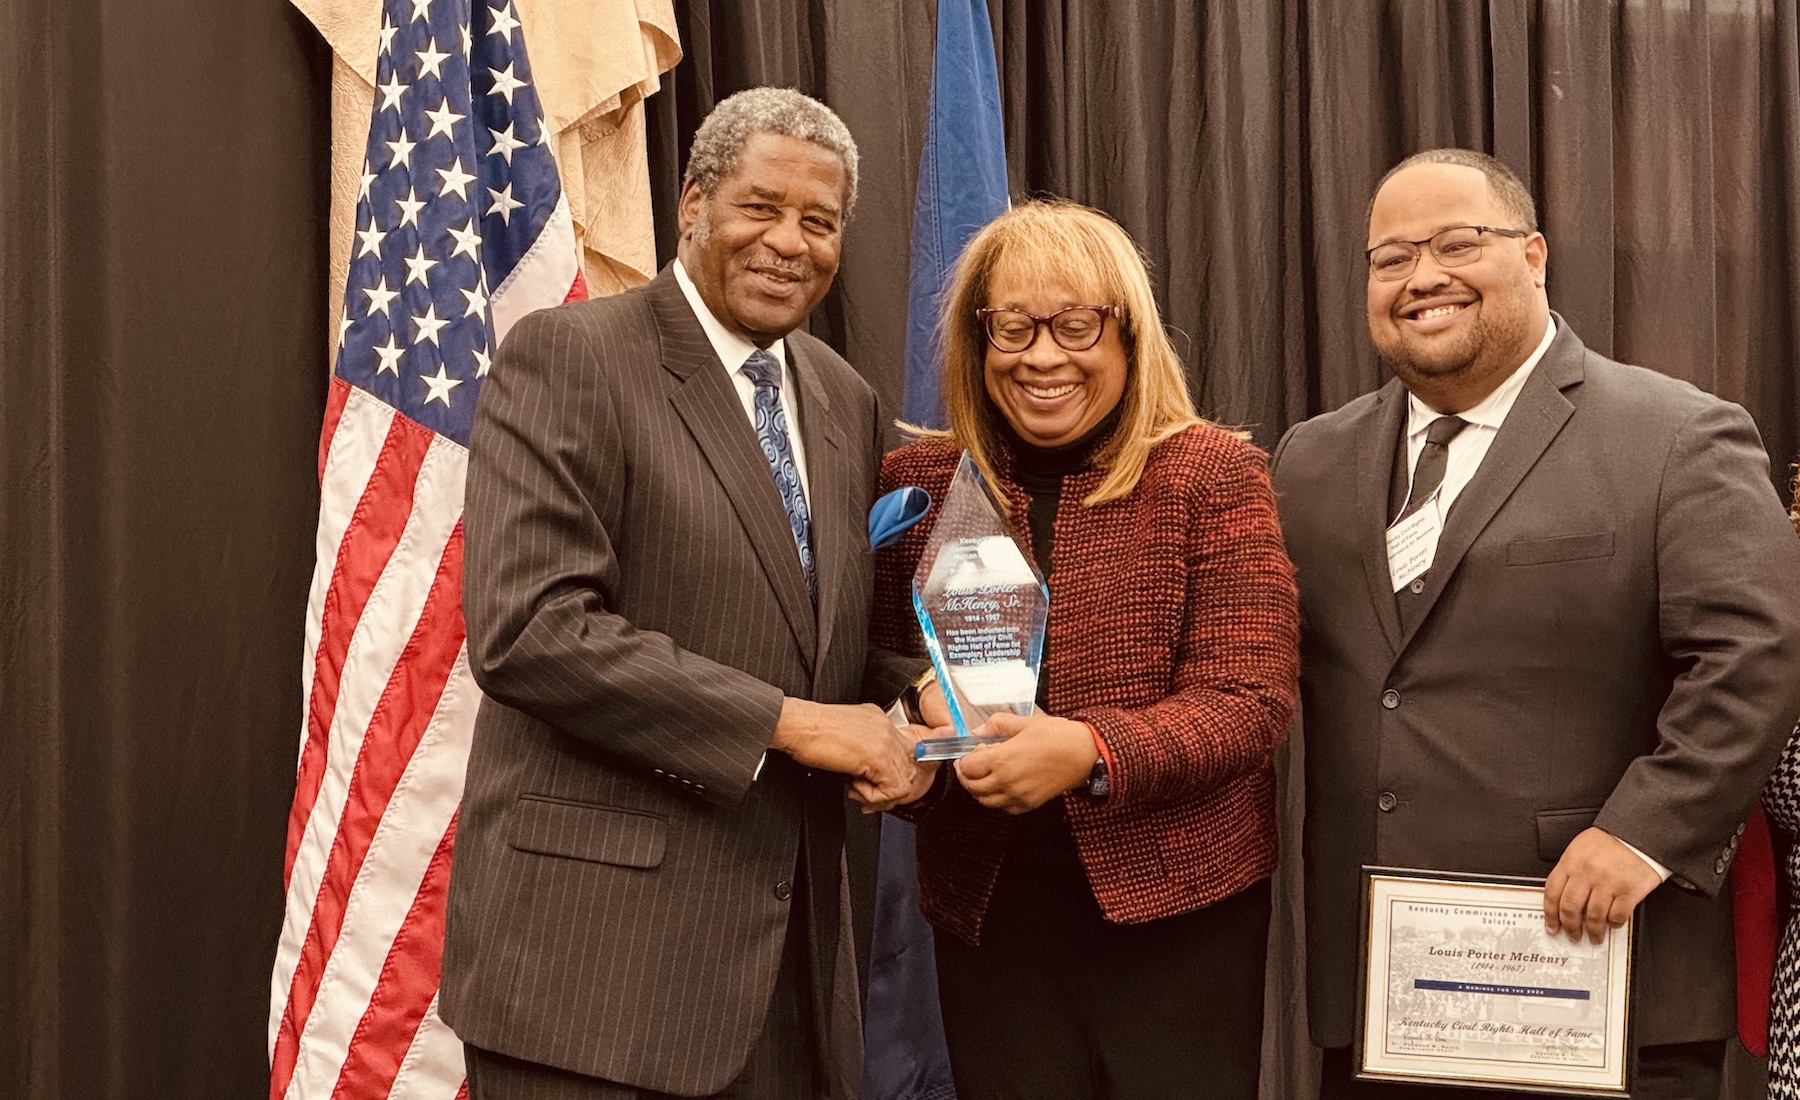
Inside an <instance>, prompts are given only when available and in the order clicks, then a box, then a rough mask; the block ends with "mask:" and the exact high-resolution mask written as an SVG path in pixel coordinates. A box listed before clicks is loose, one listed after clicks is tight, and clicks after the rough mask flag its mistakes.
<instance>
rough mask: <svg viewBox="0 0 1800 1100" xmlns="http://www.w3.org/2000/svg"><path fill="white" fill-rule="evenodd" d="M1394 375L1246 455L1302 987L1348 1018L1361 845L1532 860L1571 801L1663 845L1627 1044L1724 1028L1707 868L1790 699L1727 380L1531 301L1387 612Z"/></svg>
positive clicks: (1798, 703)
mask: <svg viewBox="0 0 1800 1100" xmlns="http://www.w3.org/2000/svg"><path fill="white" fill-rule="evenodd" d="M1406 406H1407V402H1406V391H1405V389H1404V388H1402V386H1401V385H1400V383H1399V381H1398V380H1395V381H1392V382H1390V383H1389V384H1388V385H1387V386H1385V387H1383V388H1382V389H1381V390H1380V391H1378V392H1376V393H1373V394H1369V395H1367V396H1364V397H1361V398H1358V399H1357V400H1355V401H1353V402H1351V403H1350V404H1348V405H1346V406H1345V407H1343V408H1342V409H1339V410H1338V411H1336V412H1334V413H1329V414H1326V415H1324V416H1320V417H1316V418H1314V419H1313V420H1310V421H1307V422H1306V423H1304V424H1300V425H1297V426H1295V427H1294V428H1293V429H1292V430H1290V431H1289V432H1288V434H1287V436H1286V437H1285V438H1283V440H1282V441H1281V444H1280V446H1279V447H1278V448H1277V449H1276V451H1275V454H1274V457H1273V459H1272V461H1271V467H1272V469H1273V471H1274V476H1275V485H1276V489H1277V492H1278V493H1279V495H1280V508H1281V516H1282V523H1283V526H1284V528H1285V531H1286V535H1287V542H1288V550H1289V553H1290V554H1291V555H1292V557H1293V559H1294V564H1295V566H1296V568H1297V571H1298V575H1299V582H1300V609H1301V695H1302V701H1303V714H1304V723H1305V746H1304V747H1305V755H1306V783H1307V789H1306V827H1305V836H1304V851H1303V858H1304V860H1305V870H1304V877H1305V884H1306V919H1307V961H1308V966H1307V970H1308V975H1307V976H1308V983H1307V990H1308V1001H1307V1005H1308V1011H1309V1014H1310V1019H1311V1028H1312V1033H1313V1037H1314V1039H1315V1040H1316V1041H1318V1042H1319V1043H1321V1044H1322V1045H1325V1046H1342V1045H1345V1044H1347V1043H1349V1042H1350V1041H1351V1038H1352V1028H1353V1024H1354V1020H1355V1013H1356V1005H1355V999H1356V969H1357V957H1358V927H1359V924H1358V921H1359V913H1360V905H1361V896H1360V894H1361V882H1360V868H1361V867H1362V865H1364V864H1377V865H1390V866H1404V867H1421V868H1433V869H1444V870H1462V871H1479V872H1489V873H1498V874H1518V875H1546V874H1548V873H1549V871H1550V869H1551V868H1552V867H1554V866H1555V864H1556V861H1557V859H1558V858H1559V857H1560V856H1561V855H1562V852H1563V849H1564V848H1565V847H1566V846H1567V845H1568V843H1569V841H1570V840H1572V839H1574V837H1575V835H1576V834H1577V833H1579V832H1580V831H1581V830H1582V829H1584V828H1586V827H1588V826H1589V825H1598V826H1599V827H1601V828H1603V829H1606V830H1607V831H1608V832H1611V833H1612V834H1613V835H1615V836H1617V837H1620V838H1621V839H1623V840H1625V841H1628V842H1629V843H1631V844H1633V845H1635V846H1636V847H1638V848H1639V849H1641V850H1642V851H1644V852H1646V853H1648V854H1649V855H1650V856H1652V857H1653V858H1655V859H1656V860H1658V861H1659V862H1661V863H1662V864H1664V865H1665V866H1667V867H1669V868H1671V869H1672V870H1673V872H1674V875H1675V879H1674V880H1673V881H1671V882H1670V883H1667V884H1665V885H1663V886H1662V887H1659V888H1658V889H1657V890H1655V891H1654V892H1653V893H1652V894H1651V895H1650V897H1649V898H1648V899H1647V900H1646V902H1645V904H1644V905H1643V906H1641V907H1640V909H1639V911H1638V920H1639V926H1638V931H1639V934H1640V940H1639V948H1640V952H1639V955H1638V964H1637V970H1636V974H1635V978H1636V986H1635V993H1634V998H1635V1001H1634V1003H1635V1016H1634V1019H1635V1021H1636V1027H1637V1031H1636V1035H1635V1041H1636V1042H1638V1043H1643V1044H1649V1043H1670V1042H1684V1041H1690V1040H1702V1039H1711V1038H1718V1037H1722V1036H1725V1035H1727V1034H1729V1033H1730V1031H1731V1027H1732V1019H1733V964H1732V936H1731V909H1730V904H1729V893H1728V892H1722V889H1723V887H1724V884H1725V871H1726V868H1727V867H1728V866H1729V864H1730V862H1731V858H1732V856H1733V854H1734V853H1735V852H1736V849H1737V834H1738V833H1739V832H1740V831H1741V828H1742V822H1743V821H1744V819H1745V818H1746V817H1747V816H1748V814H1749V811H1750V808H1751V805H1752V804H1753V803H1754V801H1755V799H1756V795H1757V792H1758V790H1759V789H1760V787H1761V785H1762V782H1763V779H1764V777H1765V776H1766V775H1767V774H1768V772H1769V769H1770V768H1771V767H1772V766H1773V765H1774V762H1775V759H1776V757H1777V755H1778V754H1779V752H1780V750H1781V746H1782V744H1783V742H1784V740H1785V739H1786V737H1787V733H1788V731H1789V730H1791V729H1792V728H1793V724H1794V717H1795V715H1796V714H1800V678H1796V677H1795V676H1794V674H1793V670H1794V668H1795V667H1796V665H1797V664H1800V546H1797V545H1796V543H1795V540H1794V534H1793V530H1792V529H1791V528H1790V527H1789V526H1788V525H1787V522H1786V520H1785V519H1784V517H1783V515H1782V511H1781V507H1780V504H1779V502H1778V501H1777V499H1776V497H1775V494H1774V491H1773V488H1772V487H1771V485H1770V482H1769V477H1768V460H1767V457H1766V455H1765V453H1764V451H1763V449H1762V445H1761V442H1760V440H1759V439H1758V437H1757V433H1756V429H1755V426H1754V425H1753V424H1752V423H1751V420H1750V418H1749V416H1748V415H1747V414H1745V412H1744V411H1743V410H1742V409H1741V408H1739V407H1738V406H1736V405H1732V404H1728V403H1726V402H1724V401H1720V400H1718V399H1717V398H1715V397H1712V396H1709V395H1708V394H1705V393H1702V392H1701V391H1699V390H1697V389H1695V388H1694V387H1692V386H1690V385H1688V384H1686V383H1684V382H1678V381H1674V380H1672V379H1669V378H1666V377H1664V376H1661V375H1658V374H1655V373H1653V372H1651V371H1647V370H1643V369H1641V368H1637V367H1629V366H1623V365H1621V364H1618V363H1615V362H1612V361H1611V360H1609V359H1606V358H1604V357H1602V356H1600V355H1597V354H1595V353H1593V352H1591V351H1589V350H1588V349H1587V348H1586V347H1584V346H1583V345H1582V343H1581V341H1580V340H1579V339H1577V338H1576V336H1575V334H1574V332H1573V331H1572V330H1571V329H1570V328H1569V326H1568V325H1567V324H1566V323H1564V322H1563V321H1562V320H1561V318H1557V335H1556V338H1555V340H1554V341H1553V342H1552V344H1551V346H1550V348H1549V350H1548V351H1547V352H1546V354H1545V356H1544V358H1543V360H1542V361H1541V362H1540V363H1539V364H1538V366H1537V368H1536V369H1535V370H1534V371H1533V372H1532V374H1531V376H1530V378H1529V379H1528V380H1527V382H1526V383H1525V387H1524V389H1523V391H1522V392H1521V393H1520V395H1519V398H1518V401H1517V403H1516V404H1515V405H1514V406H1513V409H1512V412H1511V413H1510V414H1509V415H1508V417H1507V420H1506V422H1505V424H1504V425H1503V426H1502V427H1501V429H1500V432H1499V434H1498V435H1497V436H1496V437H1495V439H1494V442H1493V445H1492V448H1491V449H1490V450H1489V451H1488V453H1487V456H1486V458H1485V459H1484V461H1483V462H1482V464H1481V467H1480V469H1479V470H1478V471H1477V472H1476V475H1475V477H1474V479H1473V480H1472V481H1471V482H1470V483H1469V485H1468V486H1467V487H1466V488H1465V489H1464V490H1463V492H1462V494H1461V495H1460V496H1459V497H1458V499H1457V500H1456V503H1455V505H1454V507H1453V508H1452V509H1451V512H1450V515H1449V517H1448V519H1447V520H1446V522H1445V527H1444V531H1443V536H1442V539H1441V540H1440V543H1439V547H1438V552H1437V558H1436V561H1435V563H1434V565H1433V566H1432V569H1431V571H1430V573H1429V574H1428V575H1427V577H1426V587H1425V590H1424V592H1423V593H1422V595H1421V596H1418V597H1412V598H1416V599H1421V600H1423V601H1424V605H1425V607H1426V608H1427V609H1426V610H1425V611H1424V612H1423V614H1422V616H1420V617H1419V619H1418V621H1417V625H1416V626H1415V627H1414V629H1413V630H1411V631H1410V632H1407V631H1403V630H1402V628H1401V625H1400V619H1399V615H1398V613H1397V610H1396V604H1395V597H1394V594H1393V591H1392V588H1391V586H1390V585H1389V583H1388V574H1387V556H1386V551H1385V548H1384V543H1383V539H1382V531H1383V527H1384V524H1385V522H1386V517H1387V507H1388V493H1389V479H1390V475H1391V473H1392V470H1393V464H1394V462H1395V454H1396V447H1397V443H1398V440H1399V437H1400V433H1401V431H1402V429H1403V425H1404V422H1405V417H1406Z"/></svg>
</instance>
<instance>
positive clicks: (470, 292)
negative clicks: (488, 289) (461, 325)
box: [456, 286, 488, 317]
mask: <svg viewBox="0 0 1800 1100" xmlns="http://www.w3.org/2000/svg"><path fill="white" fill-rule="evenodd" d="M456 289H457V291H458V292H460V293H461V294H462V296H463V297H464V298H467V299H468V300H469V307H468V309H466V310H464V311H463V316H464V317H479V316H481V311H482V310H484V309H486V308H487V304H488V300H487V295H486V294H483V293H482V292H481V288H480V287H474V288H470V287H466V286H459V287H457V288H456Z"/></svg>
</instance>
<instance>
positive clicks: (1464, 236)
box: [1431, 226, 1481, 267]
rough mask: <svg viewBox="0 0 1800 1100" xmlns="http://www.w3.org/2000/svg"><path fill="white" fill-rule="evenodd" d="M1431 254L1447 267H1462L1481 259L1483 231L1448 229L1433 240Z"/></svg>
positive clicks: (1464, 228) (1473, 228) (1466, 228)
mask: <svg viewBox="0 0 1800 1100" xmlns="http://www.w3.org/2000/svg"><path fill="white" fill-rule="evenodd" d="M1431 254H1432V255H1433V256H1436V257H1437V262H1438V263H1440V264H1443V265H1444V266H1445V267H1461V266H1462V265H1464V264H1472V263H1474V262H1475V261H1476V260H1479V259H1480V258H1481V231H1480V230H1478V229H1476V228H1475V227H1474V226H1463V227H1462V228H1460V229H1446V230H1444V231H1443V232H1442V233H1439V234H1438V235H1437V236H1435V237H1433V238H1431Z"/></svg>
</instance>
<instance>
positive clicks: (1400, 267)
mask: <svg viewBox="0 0 1800 1100" xmlns="http://www.w3.org/2000/svg"><path fill="white" fill-rule="evenodd" d="M1418 259H1419V249H1418V246H1417V245H1411V244H1408V243H1406V242H1405V241H1395V242H1393V243H1392V244H1384V245H1380V246H1378V247H1376V248H1373V249H1371V250H1370V251H1369V270H1370V271H1372V272H1374V274H1375V277H1376V278H1377V279H1380V280H1381V281H1382V282H1393V281H1394V280H1396V279H1404V278H1406V277H1407V276H1408V275H1411V274H1412V269H1413V264H1415V263H1416V262H1417V261H1418Z"/></svg>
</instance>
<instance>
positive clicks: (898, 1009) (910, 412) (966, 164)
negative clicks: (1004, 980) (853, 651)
mask: <svg viewBox="0 0 1800 1100" xmlns="http://www.w3.org/2000/svg"><path fill="white" fill-rule="evenodd" d="M1006 206H1007V193H1006V137H1005V131H1004V129H1003V127H1002V124H1001V119H1000V77H999V69H998V66H996V65H995V63H994V33H993V29H992V27H991V26H990V25H989V24H988V11H987V3H986V0H938V16H937V51H936V55H935V59H934V61H933V64H932V76H931V117H930V119H929V120H928V122H927V124H926V129H925V148H924V151H923V152H922V153H921V154H920V156H919V193H918V198H917V201H916V203H915V205H914V206H913V229H912V272H911V280H910V285H909V287H908V296H907V307H906V388H905V396H904V400H903V402H902V406H901V408H902V412H903V414H904V415H905V417H906V420H907V421H908V422H909V423H913V424H921V425H927V426H930V427H939V428H941V427H943V426H944V406H943V400H942V397H941V396H940V395H939V392H938V340H937V317H938V298H939V294H940V293H941V292H942V290H943V288H944V284H945V282H946V281H947V277H948V275H949V272H950V268H951V265H953V264H954V263H955V262H956V257H957V256H958V255H960V254H961V253H962V250H963V246H964V245H966V244H967V243H968V242H969V238H970V237H972V236H974V235H975V231H976V230H978V229H980V228H981V227H982V226H984V225H986V224H987V223H988V222H990V221H992V220H993V219H994V218H996V217H998V216H999V215H1000V214H1002V213H1004V212H1005V210H1006ZM913 840H914V838H913V829H912V826H911V825H908V824H907V823H906V822H904V821H901V820H900V819H899V818H896V817H892V816H884V817H883V818H882V822H881V868H880V874H879V878H878V882H877V885H876V892H875V929H874V946H873V950H872V952H871V958H870V963H869V998H868V1011H867V1013H866V1015H865V1017H864V1029H863V1030H864V1045H865V1049H866V1051H867V1054H866V1057H865V1060H864V1063H863V1095H864V1096H865V1097H867V1100H955V1097H956V1088H955V1085H954V1084H953V1083H952V1082H951V1079H950V1055H949V1052H948V1051H947V1050H946V1049H945V1046H944V1025H943V1021H942V1019H941V1018H940V1017H939V1015H938V996H937V963H936V959H935V955H934V952H933V950H932V941H931V928H930V926H928V925H927V924H926V923H925V920H924V918H923V917H921V916H920V915H919V888H918V877H917V873H916V871H915V869H914V845H913Z"/></svg>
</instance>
